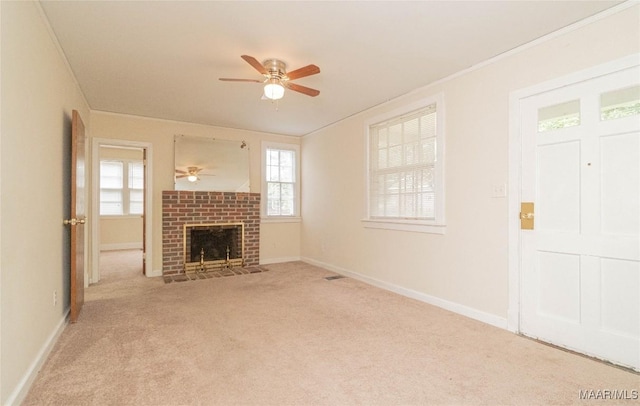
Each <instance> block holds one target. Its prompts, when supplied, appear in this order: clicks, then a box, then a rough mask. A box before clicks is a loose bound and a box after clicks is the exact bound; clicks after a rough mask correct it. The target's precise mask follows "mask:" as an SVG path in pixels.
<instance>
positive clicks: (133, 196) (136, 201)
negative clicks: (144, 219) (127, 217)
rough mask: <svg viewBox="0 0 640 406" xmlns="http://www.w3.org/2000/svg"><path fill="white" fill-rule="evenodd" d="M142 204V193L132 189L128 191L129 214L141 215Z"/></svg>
mask: <svg viewBox="0 0 640 406" xmlns="http://www.w3.org/2000/svg"><path fill="white" fill-rule="evenodd" d="M143 204H144V191H143V190H142V189H132V190H130V191H129V214H142V212H143Z"/></svg>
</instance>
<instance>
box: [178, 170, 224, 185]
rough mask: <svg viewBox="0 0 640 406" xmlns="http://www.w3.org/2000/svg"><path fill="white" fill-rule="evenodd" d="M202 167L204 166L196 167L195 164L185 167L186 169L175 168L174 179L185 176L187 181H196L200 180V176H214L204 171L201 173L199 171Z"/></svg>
mask: <svg viewBox="0 0 640 406" xmlns="http://www.w3.org/2000/svg"><path fill="white" fill-rule="evenodd" d="M203 169H204V168H198V167H197V166H190V167H188V168H187V170H186V171H183V170H180V169H176V179H180V178H187V180H188V181H189V182H196V181H198V180H200V176H216V175H209V174H206V173H203V174H201V173H200V172H201V171H202V170H203Z"/></svg>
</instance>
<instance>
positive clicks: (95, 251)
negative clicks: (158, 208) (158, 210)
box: [89, 138, 162, 283]
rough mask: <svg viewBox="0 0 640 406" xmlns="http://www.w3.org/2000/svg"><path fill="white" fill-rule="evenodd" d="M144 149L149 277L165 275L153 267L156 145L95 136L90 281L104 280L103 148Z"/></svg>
mask: <svg viewBox="0 0 640 406" xmlns="http://www.w3.org/2000/svg"><path fill="white" fill-rule="evenodd" d="M107 146H108V147H123V148H140V149H143V150H145V151H146V156H147V163H146V165H145V176H146V178H147V184H146V188H145V191H144V211H145V217H144V226H145V228H146V236H145V245H146V252H145V255H146V258H145V263H146V271H147V272H146V276H147V277H153V276H162V272H161V271H155V270H154V268H153V253H152V250H153V244H152V237H153V187H152V185H153V148H152V147H153V146H152V144H151V143H149V142H140V141H129V140H119V139H111V138H92V139H91V213H93V215H92V216H91V238H90V245H91V272H90V273H89V279H90V283H96V282H98V281H99V280H100V265H99V260H100V197H99V196H100V147H107Z"/></svg>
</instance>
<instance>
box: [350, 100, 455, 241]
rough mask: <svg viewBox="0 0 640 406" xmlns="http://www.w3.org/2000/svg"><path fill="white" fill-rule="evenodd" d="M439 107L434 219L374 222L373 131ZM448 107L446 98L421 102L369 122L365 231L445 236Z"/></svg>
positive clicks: (382, 220) (367, 128)
mask: <svg viewBox="0 0 640 406" xmlns="http://www.w3.org/2000/svg"><path fill="white" fill-rule="evenodd" d="M433 104H435V105H436V163H435V167H434V192H435V197H434V198H435V206H434V219H428V220H420V219H402V218H379V217H376V218H373V217H372V216H371V212H370V206H371V202H370V197H371V176H370V175H371V165H370V159H371V134H370V130H371V127H372V126H374V125H376V124H379V123H382V122H384V121H388V120H392V119H394V118H398V117H401V116H403V115H406V114H409V113H411V112H414V111H417V110H420V109H423V108H426V107H428V106H431V105H433ZM444 117H445V105H444V94H442V93H439V94H437V95H434V96H431V97H428V98H424V99H421V100H418V101H416V102H413V103H410V104H407V105H405V106H402V107H399V108H397V109H394V110H392V111H389V112H387V113H384V114H380V115H378V116H375V117H372V118H371V119H369V120H366V121H365V129H364V133H365V137H366V142H365V146H366V151H365V156H366V166H367V167H366V188H365V189H366V196H365V203H366V208H365V213H366V215H365V218H364V219H363V220H362V222H363V225H364V227H366V228H377V229H385V230H399V231H412V232H421V233H431V234H445V232H446V223H445V183H444V179H445V176H444V169H445V162H444V158H445V139H444V138H445V137H444V135H445V129H444V128H445V124H444Z"/></svg>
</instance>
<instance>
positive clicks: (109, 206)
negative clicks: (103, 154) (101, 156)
mask: <svg viewBox="0 0 640 406" xmlns="http://www.w3.org/2000/svg"><path fill="white" fill-rule="evenodd" d="M143 195H144V165H143V163H142V161H135V160H131V161H129V160H101V161H100V215H101V216H127V215H138V214H142V213H143V204H144V196H143Z"/></svg>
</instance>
